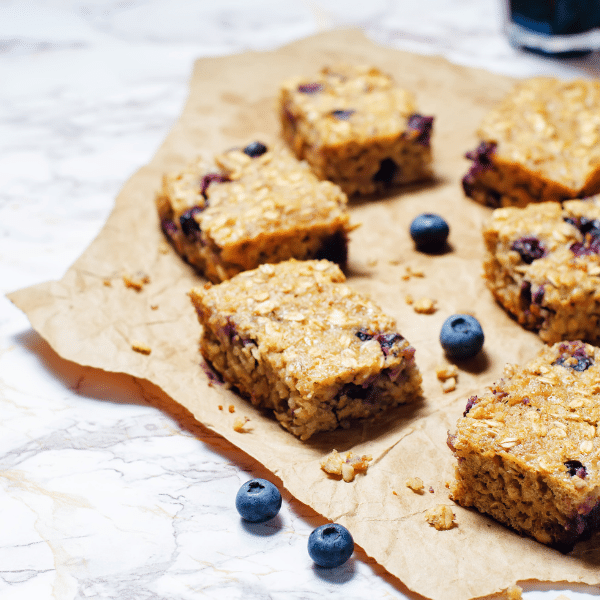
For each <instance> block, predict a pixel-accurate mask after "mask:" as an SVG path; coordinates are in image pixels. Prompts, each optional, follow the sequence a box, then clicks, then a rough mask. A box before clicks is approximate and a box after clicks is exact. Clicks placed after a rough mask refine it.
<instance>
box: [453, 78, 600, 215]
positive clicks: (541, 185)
mask: <svg viewBox="0 0 600 600" xmlns="http://www.w3.org/2000/svg"><path fill="white" fill-rule="evenodd" d="M599 114H600V82H598V81H588V80H575V81H561V80H559V79H554V78H549V77H536V78H533V79H529V80H526V81H523V82H521V83H519V84H518V85H516V86H515V88H514V90H513V91H512V92H511V93H510V94H508V95H507V96H506V98H504V100H503V101H502V102H501V103H500V104H499V105H498V106H497V107H496V108H494V109H493V110H491V111H490V112H489V113H488V115H487V116H486V117H485V118H484V120H483V122H482V123H481V125H480V127H479V130H478V132H477V134H478V136H479V140H480V143H479V145H478V146H477V148H475V149H474V150H472V151H470V152H468V153H467V154H466V157H467V158H469V159H470V160H472V161H473V162H472V165H471V167H470V169H469V171H468V172H467V174H466V175H465V176H464V177H463V180H462V184H463V189H464V192H465V194H466V195H467V196H470V197H471V198H473V199H474V200H476V201H477V202H480V203H481V204H485V205H487V206H491V207H493V208H497V207H500V206H521V207H522V206H526V205H527V204H529V203H530V202H547V201H551V200H554V201H563V200H568V199H573V198H583V197H585V196H590V195H592V194H596V193H598V192H600V143H599V142H600V119H599V117H598V115H599Z"/></svg>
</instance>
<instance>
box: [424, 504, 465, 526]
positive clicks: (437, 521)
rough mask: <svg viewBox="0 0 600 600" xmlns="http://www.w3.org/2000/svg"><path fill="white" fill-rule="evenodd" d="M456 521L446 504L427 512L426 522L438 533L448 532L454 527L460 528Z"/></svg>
mask: <svg viewBox="0 0 600 600" xmlns="http://www.w3.org/2000/svg"><path fill="white" fill-rule="evenodd" d="M455 519H456V517H455V515H454V513H453V512H452V509H451V508H450V507H449V506H447V505H446V504H438V505H437V506H435V507H434V508H432V509H430V510H428V511H426V512H425V520H426V521H427V522H428V523H429V524H430V525H431V526H432V527H435V528H436V529H437V530H438V531H447V530H448V529H452V528H453V527H458V525H457V523H456V521H455Z"/></svg>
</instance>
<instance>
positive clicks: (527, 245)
mask: <svg viewBox="0 0 600 600" xmlns="http://www.w3.org/2000/svg"><path fill="white" fill-rule="evenodd" d="M510 249H511V250H516V251H517V252H518V253H519V254H520V256H521V260H522V261H523V262H524V263H525V264H527V265H530V264H531V263H532V262H533V261H534V260H538V259H539V258H543V257H544V256H546V247H545V246H544V244H542V242H540V240H538V239H537V238H536V237H535V236H533V235H530V236H526V237H522V238H519V239H518V240H516V241H514V242H513V244H512V246H511V247H510Z"/></svg>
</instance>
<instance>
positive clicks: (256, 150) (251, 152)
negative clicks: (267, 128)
mask: <svg viewBox="0 0 600 600" xmlns="http://www.w3.org/2000/svg"><path fill="white" fill-rule="evenodd" d="M266 151H267V147H266V146H265V145H264V144H262V143H261V142H252V143H251V144H248V145H247V146H246V147H245V148H244V154H247V155H248V156H250V157H251V158H256V157H257V156H262V155H263V154H264V153H265V152H266Z"/></svg>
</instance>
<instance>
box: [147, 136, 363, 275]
mask: <svg viewBox="0 0 600 600" xmlns="http://www.w3.org/2000/svg"><path fill="white" fill-rule="evenodd" d="M157 206H158V212H159V216H160V220H161V226H162V229H163V231H164V233H165V235H166V236H167V238H168V239H169V240H170V241H171V243H172V244H173V246H174V247H175V249H176V251H177V252H178V253H179V254H180V255H181V256H183V257H184V258H185V259H186V260H187V261H188V262H189V263H190V264H191V265H193V266H194V267H195V268H196V269H197V270H198V271H199V272H200V273H202V274H203V275H204V276H205V277H207V278H208V279H209V280H211V281H213V282H215V283H217V282H219V281H223V280H225V279H228V278H230V277H232V276H233V275H235V274H236V273H239V272H240V271H244V270H247V269H253V268H255V267H257V266H258V265H260V264H262V263H274V262H279V261H281V260H287V259H289V258H297V259H301V260H304V259H313V258H327V259H330V260H333V261H335V262H338V263H340V264H341V265H344V263H345V261H346V257H347V234H348V232H349V231H350V230H351V229H352V228H351V226H350V225H349V215H348V211H347V197H346V195H345V194H344V193H343V192H342V191H341V190H340V188H339V187H338V186H336V185H334V184H333V183H331V182H329V181H319V180H318V179H317V178H316V177H315V175H314V174H313V173H312V172H311V170H310V169H309V167H308V166H307V165H306V164H305V163H303V162H300V161H298V160H296V159H295V158H294V157H293V155H292V154H291V153H290V152H289V150H288V149H287V148H285V147H273V148H272V149H270V148H267V147H266V146H265V145H264V144H262V143H261V142H254V143H252V144H249V145H248V146H246V147H245V148H244V149H241V148H236V149H232V150H229V151H227V152H225V153H223V154H221V155H218V156H216V157H215V162H214V164H210V163H208V162H205V161H203V160H202V159H198V160H197V161H196V162H194V163H193V164H191V165H189V166H188V167H187V168H186V169H184V170H183V171H181V172H179V173H172V174H168V175H165V176H164V178H163V185H162V191H161V192H160V193H159V194H158V196H157Z"/></svg>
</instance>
